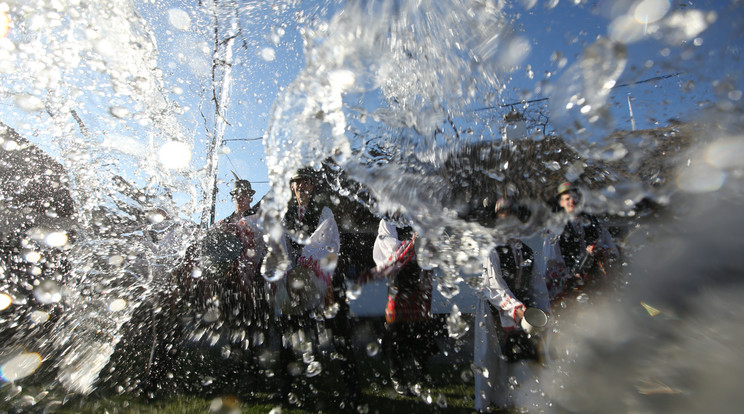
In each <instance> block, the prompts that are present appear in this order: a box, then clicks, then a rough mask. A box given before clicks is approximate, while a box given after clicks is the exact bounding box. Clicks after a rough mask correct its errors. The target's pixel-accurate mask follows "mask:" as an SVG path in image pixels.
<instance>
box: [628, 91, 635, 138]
mask: <svg viewBox="0 0 744 414" xmlns="http://www.w3.org/2000/svg"><path fill="white" fill-rule="evenodd" d="M628 112H630V129H631V130H632V131H635V118H633V106H632V105H631V104H630V94H628Z"/></svg>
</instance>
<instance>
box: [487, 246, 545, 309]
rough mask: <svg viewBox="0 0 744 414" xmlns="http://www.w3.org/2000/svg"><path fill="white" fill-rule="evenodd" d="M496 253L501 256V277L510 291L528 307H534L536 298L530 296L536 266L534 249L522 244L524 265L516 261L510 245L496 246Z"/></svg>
mask: <svg viewBox="0 0 744 414" xmlns="http://www.w3.org/2000/svg"><path fill="white" fill-rule="evenodd" d="M496 253H498V255H499V261H500V262H501V276H502V277H503V278H504V281H505V282H506V285H507V286H509V290H511V291H512V293H513V294H514V295H515V296H516V297H517V299H519V301H520V302H522V303H524V304H525V305H526V306H531V305H532V306H533V305H534V302H535V301H534V298H533V296H532V295H530V292H532V286H531V284H530V282H531V281H532V266H533V265H534V261H535V260H534V259H535V257H534V256H535V254H534V252H533V251H532V249H531V248H530V247H529V246H527V245H526V244H524V243H522V263H517V262H516V261H515V260H514V253H513V252H512V247H511V245H509V244H504V245H501V246H496ZM520 269H521V277H520V284H519V286H517V275H518V274H519V272H518V271H519V270H520Z"/></svg>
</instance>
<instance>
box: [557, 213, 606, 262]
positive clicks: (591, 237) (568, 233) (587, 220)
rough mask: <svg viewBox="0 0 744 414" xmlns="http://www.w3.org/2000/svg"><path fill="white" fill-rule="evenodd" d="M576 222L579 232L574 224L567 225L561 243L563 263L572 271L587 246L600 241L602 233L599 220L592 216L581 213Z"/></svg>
mask: <svg viewBox="0 0 744 414" xmlns="http://www.w3.org/2000/svg"><path fill="white" fill-rule="evenodd" d="M576 220H577V221H578V223H579V226H580V229H579V230H577V229H576V227H575V226H574V225H573V223H572V222H568V223H566V226H565V227H564V228H563V233H561V238H560V241H559V243H560V247H561V256H563V262H564V263H565V264H566V267H567V268H568V269H572V268H574V267H575V266H576V265H577V264H578V262H579V261H580V260H581V257H582V255H583V253H584V252H585V251H586V246H589V245H592V244H594V243H596V242H597V240H599V236H600V231H601V226H600V224H599V220H598V219H597V218H596V217H594V216H592V215H591V214H587V213H579V215H578V217H577V219H576ZM582 233H583V234H582ZM582 247H583V248H582Z"/></svg>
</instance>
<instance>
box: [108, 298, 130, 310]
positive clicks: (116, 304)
mask: <svg viewBox="0 0 744 414" xmlns="http://www.w3.org/2000/svg"><path fill="white" fill-rule="evenodd" d="M126 307H127V301H126V300H124V299H115V300H114V301H112V302H111V303H110V304H109V310H110V311H111V312H119V311H120V310H123V309H124V308H126Z"/></svg>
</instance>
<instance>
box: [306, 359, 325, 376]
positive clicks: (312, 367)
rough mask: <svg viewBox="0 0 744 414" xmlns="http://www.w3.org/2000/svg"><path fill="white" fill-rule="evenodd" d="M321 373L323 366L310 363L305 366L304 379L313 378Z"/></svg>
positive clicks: (318, 363)
mask: <svg viewBox="0 0 744 414" xmlns="http://www.w3.org/2000/svg"><path fill="white" fill-rule="evenodd" d="M322 371H323V366H322V365H321V364H320V362H318V361H312V362H310V363H309V364H308V365H307V369H305V376H306V377H314V376H316V375H318V374H320V373H321V372H322Z"/></svg>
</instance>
